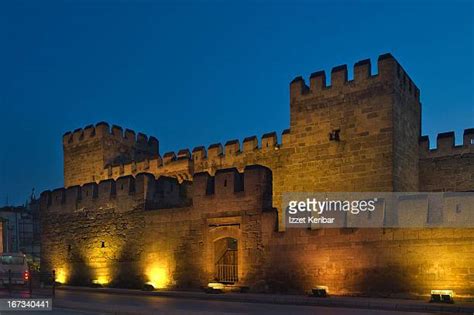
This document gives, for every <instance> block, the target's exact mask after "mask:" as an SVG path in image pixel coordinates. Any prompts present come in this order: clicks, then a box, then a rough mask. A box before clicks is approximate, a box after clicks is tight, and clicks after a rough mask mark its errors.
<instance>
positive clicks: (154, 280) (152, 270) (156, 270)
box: [146, 264, 170, 289]
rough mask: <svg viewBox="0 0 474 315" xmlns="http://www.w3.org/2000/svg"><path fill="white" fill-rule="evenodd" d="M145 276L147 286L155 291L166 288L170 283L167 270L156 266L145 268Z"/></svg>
mask: <svg viewBox="0 0 474 315" xmlns="http://www.w3.org/2000/svg"><path fill="white" fill-rule="evenodd" d="M146 276H147V277H148V282H147V284H150V285H152V286H153V287H154V288H155V289H163V288H166V287H167V286H168V284H169V282H170V279H169V275H168V270H167V268H165V267H164V266H160V265H157V264H153V265H151V266H149V267H147V269H146Z"/></svg>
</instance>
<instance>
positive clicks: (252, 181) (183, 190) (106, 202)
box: [41, 165, 272, 212]
mask: <svg viewBox="0 0 474 315" xmlns="http://www.w3.org/2000/svg"><path fill="white" fill-rule="evenodd" d="M271 179H272V175H271V170H270V169H268V168H266V167H264V166H260V165H252V166H247V167H246V168H245V170H244V172H243V173H239V172H238V171H237V169H235V168H232V169H222V170H219V171H217V172H216V174H215V176H210V175H209V173H207V172H206V173H197V174H195V175H194V180H193V182H192V183H191V182H189V181H183V182H182V183H179V182H178V180H177V179H176V178H174V177H167V176H159V177H158V178H155V175H154V174H151V173H144V172H142V173H139V174H137V175H136V176H132V175H126V176H121V177H119V178H117V179H116V180H114V179H106V180H102V181H100V182H99V183H95V182H91V183H87V184H84V185H82V186H79V185H77V186H71V187H68V188H58V189H55V190H53V191H49V190H48V191H44V192H43V193H42V194H41V205H42V208H43V209H48V210H49V211H61V212H74V211H84V210H93V209H98V208H103V209H107V208H114V209H116V210H117V211H130V210H133V209H135V208H136V207H137V206H138V207H139V206H140V205H144V209H150V210H152V209H163V208H177V207H184V206H189V205H190V204H191V199H195V198H203V197H212V198H229V195H233V194H236V196H235V198H237V197H239V196H240V197H242V196H247V197H249V196H252V197H253V196H255V194H257V195H260V196H265V198H266V199H268V200H267V203H269V204H268V205H267V206H268V207H270V206H271ZM260 200H261V199H260Z"/></svg>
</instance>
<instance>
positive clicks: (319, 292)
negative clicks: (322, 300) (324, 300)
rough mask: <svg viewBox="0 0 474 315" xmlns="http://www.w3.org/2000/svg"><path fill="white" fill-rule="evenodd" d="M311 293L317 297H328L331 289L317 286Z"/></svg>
mask: <svg viewBox="0 0 474 315" xmlns="http://www.w3.org/2000/svg"><path fill="white" fill-rule="evenodd" d="M311 291H312V292H313V296H315V297H327V296H328V293H329V289H328V287H327V286H325V285H317V286H315V287H314V288H312V289H311Z"/></svg>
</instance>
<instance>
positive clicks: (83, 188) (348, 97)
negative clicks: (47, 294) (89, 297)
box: [41, 54, 474, 296]
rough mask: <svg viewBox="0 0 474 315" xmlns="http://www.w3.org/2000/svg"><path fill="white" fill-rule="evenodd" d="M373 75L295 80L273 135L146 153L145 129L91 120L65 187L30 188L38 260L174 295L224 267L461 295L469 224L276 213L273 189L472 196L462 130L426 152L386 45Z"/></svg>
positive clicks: (72, 145) (353, 287)
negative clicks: (279, 129) (292, 217)
mask: <svg viewBox="0 0 474 315" xmlns="http://www.w3.org/2000/svg"><path fill="white" fill-rule="evenodd" d="M377 68H378V73H377V74H375V73H374V71H373V70H372V66H371V63H370V60H362V61H359V62H357V63H356V64H355V65H354V68H353V69H354V78H353V80H348V74H347V73H348V70H347V66H346V65H342V66H337V67H334V68H333V69H332V71H331V75H330V78H329V76H328V78H326V74H325V72H324V71H317V72H314V73H313V74H312V75H311V76H310V79H309V84H306V83H305V81H304V79H303V78H301V77H297V78H295V79H294V80H293V81H292V82H291V83H290V93H289V94H290V100H289V103H290V125H289V128H288V129H287V130H285V131H284V132H283V133H282V134H281V135H277V134H276V133H275V132H270V133H267V134H265V135H263V136H262V137H261V138H260V139H259V138H257V137H255V136H250V137H246V138H244V139H243V141H242V142H241V141H239V140H236V139H232V140H229V141H227V142H226V143H225V144H219V143H217V144H212V145H209V146H207V149H206V146H199V147H196V148H194V149H193V150H189V149H181V150H179V151H177V153H175V152H167V153H164V154H163V155H160V152H159V149H158V140H157V139H156V138H153V137H147V136H145V135H143V134H140V133H139V134H137V135H136V134H135V132H133V131H131V130H125V131H123V129H122V128H120V127H117V126H112V127H110V126H109V125H108V124H107V123H99V124H97V125H95V126H88V127H86V128H83V129H77V130H75V131H74V132H69V133H66V134H65V135H64V136H63V147H64V183H65V188H60V189H56V190H53V191H47V192H44V193H43V194H42V206H41V209H42V210H41V211H42V221H41V222H42V231H43V232H42V233H43V234H42V242H43V244H42V248H43V253H42V268H44V269H45V270H51V269H56V270H58V271H60V274H61V275H62V277H61V279H62V280H64V281H66V282H69V283H77V284H84V283H90V282H91V281H93V280H94V281H95V282H99V283H104V284H105V283H107V284H111V285H116V286H135V287H139V286H141V285H143V283H145V282H150V283H153V284H154V285H155V286H157V287H175V288H189V287H197V286H200V285H205V284H207V282H209V281H214V280H216V277H220V276H221V275H219V272H218V271H217V269H218V267H217V265H219V266H220V267H219V268H228V267H225V266H227V265H229V264H230V263H228V262H229V261H231V262H232V263H231V264H230V265H231V268H234V269H232V270H236V275H233V277H234V276H235V278H236V279H237V280H236V281H237V283H238V284H241V285H248V286H249V287H250V288H251V290H253V291H265V292H305V291H308V290H309V289H310V288H311V287H312V286H314V285H328V286H329V287H330V290H331V291H332V292H333V293H336V294H369V295H380V294H383V295H389V294H393V293H397V294H398V293H406V294H409V293H412V294H427V293H428V292H429V290H431V289H433V288H447V289H453V290H455V292H456V293H457V294H461V295H465V296H474V292H473V288H474V269H473V266H472V261H473V260H474V256H473V255H474V239H473V235H474V233H473V232H474V230H473V229H435V228H430V229H387V228H385V229H382V228H376V229H348V228H344V229H322V230H304V229H288V230H287V231H285V230H284V228H283V225H282V224H281V222H280V221H281V211H282V209H281V199H282V198H281V196H282V193H284V192H338V191H347V192H351V191H357V192H361V191H365V192H367V191H386V192H397V191H413V192H415V191H473V190H474V143H473V135H474V132H473V130H472V129H467V130H466V131H465V132H464V139H463V144H462V145H460V146H455V142H454V134H453V133H443V134H440V135H439V136H438V139H437V148H436V149H430V146H429V139H428V138H427V137H426V136H423V137H422V136H421V103H420V90H419V89H418V87H417V86H416V85H415V84H414V83H413V81H412V80H411V78H410V77H409V76H408V75H407V73H406V72H405V70H404V69H403V68H402V66H401V65H400V64H399V63H398V62H397V61H396V60H395V59H394V58H393V56H391V55H390V54H385V55H382V56H380V57H379V58H378V60H377ZM221 240H232V241H234V242H236V244H237V245H236V248H237V250H236V252H233V249H234V247H232V248H231V247H229V248H227V247H226V246H227V245H226V244H230V243H226V242H224V243H223V242H222V241H221ZM227 251H229V252H230V253H227ZM227 255H228V256H227ZM221 256H222V257H224V256H225V259H224V260H219V259H221V258H222V257H221ZM222 261H225V262H226V263H225V264H224V263H221V262H222ZM216 268H217V269H216ZM226 270H227V269H226ZM229 270H231V269H229ZM221 280H222V279H221ZM234 280H235V279H234Z"/></svg>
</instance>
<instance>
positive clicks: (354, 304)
mask: <svg viewBox="0 0 474 315" xmlns="http://www.w3.org/2000/svg"><path fill="white" fill-rule="evenodd" d="M57 290H64V291H77V292H93V293H105V294H121V295H135V296H158V297H169V298H185V299H186V298H187V299H197V300H214V301H226V302H243V303H268V304H285V305H302V306H326V307H343V308H359V309H377V310H389V311H404V312H431V313H446V312H449V313H457V314H474V305H456V304H452V305H451V304H446V305H443V304H431V303H428V302H421V301H410V300H404V301H400V300H395V301H394V300H389V299H377V300H376V301H370V300H368V299H362V298H345V297H329V298H317V297H309V296H301V295H265V294H247V293H224V294H206V293H203V292H198V291H140V290H131V289H113V288H88V287H70V286H63V287H58V288H57ZM394 302H395V303H394ZM400 302H402V303H400ZM64 303H66V304H64ZM64 303H63V302H61V301H60V300H59V301H57V302H56V303H55V304H56V305H58V304H59V306H60V307H70V306H69V305H68V303H71V305H72V304H76V303H75V302H64ZM89 306H91V305H89ZM84 307H86V305H84V304H83V303H78V305H77V309H85V310H91V311H98V312H107V311H105V310H104V309H103V308H101V309H97V308H95V307H93V308H92V309H89V308H84ZM74 308H76V306H74ZM110 312H113V313H114V314H123V315H128V314H137V313H139V312H138V311H135V310H134V311H125V310H123V308H121V310H120V311H118V312H114V311H113V310H112V311H110Z"/></svg>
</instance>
